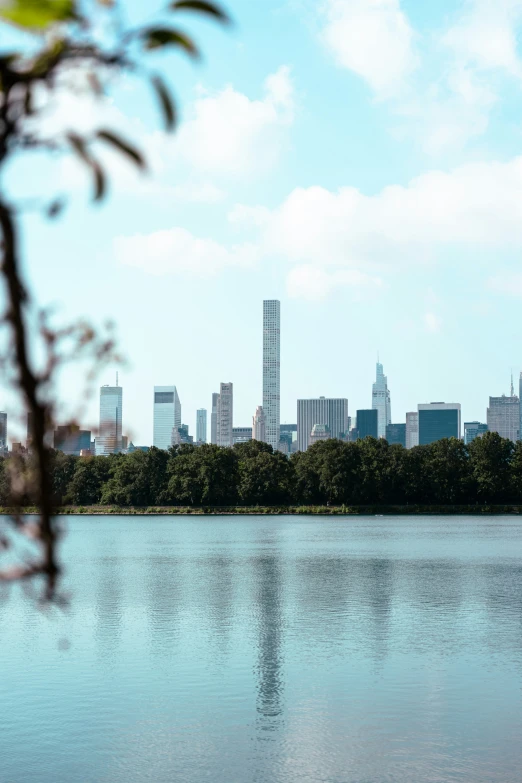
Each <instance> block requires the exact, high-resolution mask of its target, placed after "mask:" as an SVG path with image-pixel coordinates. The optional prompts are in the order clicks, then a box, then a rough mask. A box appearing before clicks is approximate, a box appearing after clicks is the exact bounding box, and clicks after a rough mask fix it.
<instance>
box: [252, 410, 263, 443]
mask: <svg viewBox="0 0 522 783" xmlns="http://www.w3.org/2000/svg"><path fill="white" fill-rule="evenodd" d="M252 440H260V441H263V443H264V442H265V441H266V432H265V412H264V411H263V406H262V405H258V406H257V408H256V412H255V413H254V415H253V417H252Z"/></svg>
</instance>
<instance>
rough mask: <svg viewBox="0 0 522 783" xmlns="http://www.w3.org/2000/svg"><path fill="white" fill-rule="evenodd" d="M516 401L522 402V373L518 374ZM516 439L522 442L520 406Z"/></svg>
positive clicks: (521, 413)
mask: <svg viewBox="0 0 522 783" xmlns="http://www.w3.org/2000/svg"><path fill="white" fill-rule="evenodd" d="M518 399H519V401H520V400H522V372H521V373H520V377H519V379H518ZM518 437H519V440H522V405H520V420H519V424H518Z"/></svg>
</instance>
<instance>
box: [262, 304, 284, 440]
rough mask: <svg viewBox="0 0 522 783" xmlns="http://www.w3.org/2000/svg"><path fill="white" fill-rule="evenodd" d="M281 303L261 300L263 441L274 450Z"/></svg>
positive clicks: (276, 426)
mask: <svg viewBox="0 0 522 783" xmlns="http://www.w3.org/2000/svg"><path fill="white" fill-rule="evenodd" d="M280 371H281V303H280V302H279V301H278V300H277V299H266V300H265V301H264V302H263V412H264V414H265V442H266V443H269V444H270V445H271V446H272V448H273V449H274V451H275V450H276V449H277V448H278V446H279V424H280V405H281V381H280Z"/></svg>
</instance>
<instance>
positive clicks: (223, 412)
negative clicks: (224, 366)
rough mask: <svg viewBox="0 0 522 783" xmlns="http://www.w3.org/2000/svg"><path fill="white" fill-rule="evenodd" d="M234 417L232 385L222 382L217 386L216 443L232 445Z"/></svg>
mask: <svg viewBox="0 0 522 783" xmlns="http://www.w3.org/2000/svg"><path fill="white" fill-rule="evenodd" d="M233 419H234V385H233V384H232V383H222V384H220V387H219V397H218V404H217V445H218V446H232V444H233V437H232V427H233Z"/></svg>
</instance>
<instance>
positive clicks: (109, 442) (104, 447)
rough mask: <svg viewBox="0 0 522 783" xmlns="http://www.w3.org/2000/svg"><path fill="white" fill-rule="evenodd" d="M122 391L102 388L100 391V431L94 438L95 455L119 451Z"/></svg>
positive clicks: (115, 387) (116, 388)
mask: <svg viewBox="0 0 522 783" xmlns="http://www.w3.org/2000/svg"><path fill="white" fill-rule="evenodd" d="M122 407H123V389H122V387H121V386H102V387H101V389H100V430H99V433H98V436H97V438H96V454H102V455H103V454H117V453H118V452H120V451H121V448H122V443H121V423H122Z"/></svg>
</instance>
